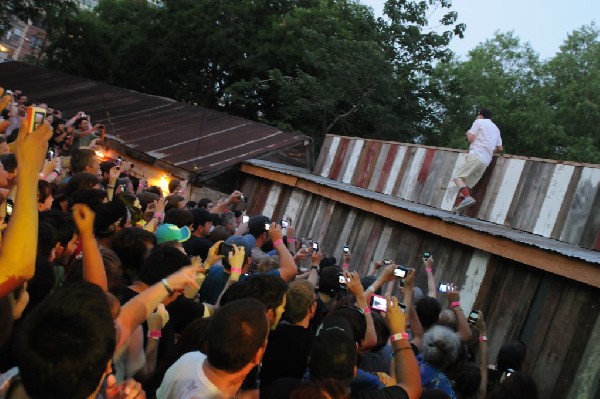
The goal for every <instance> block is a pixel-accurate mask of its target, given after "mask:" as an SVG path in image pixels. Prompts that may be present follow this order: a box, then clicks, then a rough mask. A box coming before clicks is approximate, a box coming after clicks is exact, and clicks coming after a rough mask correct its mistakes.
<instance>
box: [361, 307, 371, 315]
mask: <svg viewBox="0 0 600 399" xmlns="http://www.w3.org/2000/svg"><path fill="white" fill-rule="evenodd" d="M362 311H363V312H364V313H365V314H367V313H371V308H370V307H368V306H367V307H366V308H364V309H363V310H362Z"/></svg>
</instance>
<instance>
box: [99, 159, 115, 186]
mask: <svg viewBox="0 0 600 399" xmlns="http://www.w3.org/2000/svg"><path fill="white" fill-rule="evenodd" d="M115 165H116V164H115V163H114V162H113V161H102V162H100V173H101V175H102V181H103V182H104V183H108V180H109V179H110V170H111V169H112V167H113V166H115Z"/></svg>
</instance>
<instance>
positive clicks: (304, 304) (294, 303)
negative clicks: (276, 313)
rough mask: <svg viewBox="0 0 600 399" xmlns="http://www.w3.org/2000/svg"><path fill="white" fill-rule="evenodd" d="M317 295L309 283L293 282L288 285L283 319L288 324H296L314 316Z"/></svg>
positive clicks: (304, 281)
mask: <svg viewBox="0 0 600 399" xmlns="http://www.w3.org/2000/svg"><path fill="white" fill-rule="evenodd" d="M316 310H317V295H316V294H315V289H314V287H313V285H312V283H311V282H309V281H307V280H295V281H292V282H291V283H290V285H289V286H288V289H287V291H286V293H285V311H284V312H283V319H284V320H286V321H287V322H288V323H290V324H298V323H300V322H301V321H303V320H305V319H306V318H308V319H309V320H310V319H311V318H312V317H313V316H314V315H315V311H316Z"/></svg>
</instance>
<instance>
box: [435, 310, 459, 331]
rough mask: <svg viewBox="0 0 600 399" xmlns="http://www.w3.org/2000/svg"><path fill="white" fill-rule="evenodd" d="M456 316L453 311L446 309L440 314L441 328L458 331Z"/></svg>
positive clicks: (439, 322)
mask: <svg viewBox="0 0 600 399" xmlns="http://www.w3.org/2000/svg"><path fill="white" fill-rule="evenodd" d="M456 322H457V319H456V314H455V313H454V311H452V310H451V309H444V310H442V311H441V312H440V316H439V319H438V324H439V325H440V326H444V327H448V328H449V329H451V330H454V331H456Z"/></svg>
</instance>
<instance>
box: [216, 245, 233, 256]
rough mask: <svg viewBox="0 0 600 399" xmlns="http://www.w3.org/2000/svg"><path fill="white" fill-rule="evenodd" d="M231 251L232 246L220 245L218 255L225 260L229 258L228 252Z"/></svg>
mask: <svg viewBox="0 0 600 399" xmlns="http://www.w3.org/2000/svg"><path fill="white" fill-rule="evenodd" d="M232 251H233V245H230V244H225V243H224V242H223V243H221V246H220V247H219V255H223V256H224V257H225V258H227V257H228V256H229V252H232Z"/></svg>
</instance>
